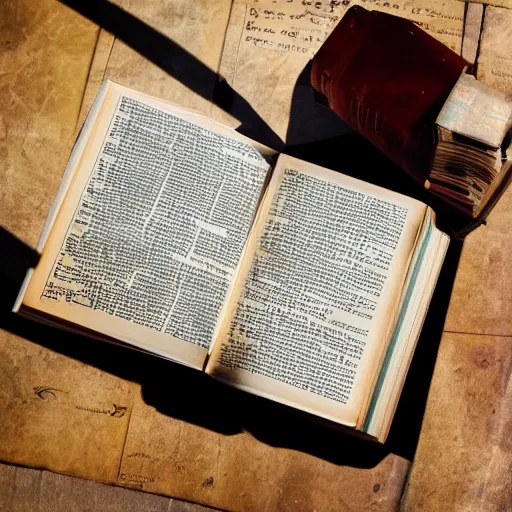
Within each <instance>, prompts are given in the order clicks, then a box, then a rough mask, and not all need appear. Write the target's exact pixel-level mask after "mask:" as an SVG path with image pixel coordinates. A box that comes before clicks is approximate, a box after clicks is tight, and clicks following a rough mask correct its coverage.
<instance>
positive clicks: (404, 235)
mask: <svg viewBox="0 0 512 512" xmlns="http://www.w3.org/2000/svg"><path fill="white" fill-rule="evenodd" d="M276 172H278V173H282V178H281V181H280V184H279V187H278V189H277V192H276V193H275V195H274V196H273V198H272V204H271V207H270V211H269V214H268V215H267V218H266V219H264V221H263V223H264V225H263V228H262V231H261V234H260V238H259V243H258V246H257V248H256V250H255V255H254V257H253V260H252V266H251V268H250V270H249V273H248V276H247V278H246V281H245V286H244V288H243V290H242V292H241V295H240V299H239V302H238V307H237V309H236V311H235V313H234V316H233V319H232V322H231V325H230V328H229V330H228V332H227V336H226V338H225V339H224V341H223V343H219V345H218V346H217V347H216V349H215V351H214V353H213V356H212V360H211V361H210V363H209V365H208V369H207V371H208V372H209V373H212V374H213V375H216V376H218V377H219V378H222V379H225V380H228V381H230V382H232V383H234V384H235V385H238V386H240V387H242V388H244V389H248V390H250V391H253V392H255V393H258V394H262V395H264V396H268V397H271V398H274V399H277V400H279V401H283V402H285V403H289V404H291V405H295V406H297V407H301V408H303V409H306V410H308V411H310V412H313V413H316V414H320V415H322V416H325V417H328V418H331V419H335V420H338V421H340V420H341V421H343V422H345V423H347V424H355V422H356V420H357V416H358V413H359V409H360V406H361V401H362V400H363V399H364V396H365V392H366V391H367V385H368V383H369V381H370V380H371V379H370V377H371V375H372V374H373V372H374V371H375V368H374V366H375V360H378V359H379V355H380V352H381V351H382V350H383V348H384V344H385V342H386V341H387V340H386V339H385V338H386V333H387V331H388V327H389V322H390V316H391V315H392V312H393V311H394V310H395V302H396V300H397V297H398V295H399V292H400V285H401V283H402V281H403V277H404V275H405V272H406V267H407V263H408V260H409V256H410V253H411V250H412V247H413V245H414V241H415V237H416V234H417V231H418V229H419V225H420V223H421V220H422V218H423V215H424V212H425V206H424V205H423V204H421V203H418V202H417V201H414V200H412V199H408V198H405V197H403V196H400V195H398V194H395V193H392V192H389V191H386V190H383V189H379V188H378V187H374V186H372V185H369V184H365V183H363V182H359V181H358V180H353V179H351V178H349V177H347V176H343V175H341V174H337V173H335V172H333V171H328V170H326V169H322V168H319V167H316V166H313V165H312V164H307V163H306V162H302V161H299V160H295V159H292V158H290V157H280V158H279V161H278V165H277V169H276Z"/></svg>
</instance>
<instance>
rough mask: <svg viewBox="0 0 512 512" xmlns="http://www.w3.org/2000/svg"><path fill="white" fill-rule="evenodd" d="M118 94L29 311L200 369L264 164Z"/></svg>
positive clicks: (250, 150)
mask: <svg viewBox="0 0 512 512" xmlns="http://www.w3.org/2000/svg"><path fill="white" fill-rule="evenodd" d="M113 88H114V92H112V94H111V95H110V96H108V97H107V100H106V104H105V106H104V108H105V109H106V110H105V111H104V112H103V113H104V117H103V120H102V123H101V124H99V125H98V127H97V130H96V132H95V133H93V135H92V138H91V140H90V146H89V148H88V151H86V152H85V154H86V155H87V156H88V161H87V162H82V164H83V165H82V169H81V170H80V171H78V172H77V174H76V175H75V180H74V183H73V185H72V187H71V189H70V191H69V193H68V198H67V202H66V203H65V207H64V209H63V211H62V212H61V215H60V218H59V219H58V220H57V224H56V225H54V227H53V230H52V236H51V237H50V241H49V242H48V244H47V245H48V248H46V247H45V251H44V253H43V261H42V266H41V267H40V268H38V269H37V270H36V273H37V274H38V278H37V279H35V280H34V284H32V283H31V289H29V297H28V305H30V306H32V307H36V308H37V309H39V310H43V311H44V312H48V313H50V314H54V315H55V316H59V317H60V318H63V319H66V320H70V321H74V322H75V323H78V324H80V325H82V326H84V327H88V328H92V329H94V330H97V331H99V332H103V333H106V334H108V335H113V336H114V337H120V336H121V332H122V331H126V330H128V333H127V334H128V338H129V337H130V334H133V335H134V337H135V338H137V340H138V341H137V345H138V346H141V345H142V347H141V348H146V349H148V350H152V348H153V346H154V348H155V350H153V351H157V352H158V353H162V352H163V353H162V355H166V353H165V344H166V343H167V348H169V346H170V345H172V344H173V342H174V341H176V340H182V341H183V342H187V343H188V344H190V345H194V346H196V348H190V350H191V351H192V352H193V354H192V355H194V361H196V359H197V358H196V355H197V354H198V353H199V352H201V354H202V357H203V359H204V353H205V352H204V351H205V350H206V349H207V348H208V346H209V343H210V341H211V339H212V336H213V331H214V329H215V326H216V324H217V319H218V316H219V313H220V310H221V308H222V305H223V303H224V300H225V297H226V294H227V292H228V290H229V288H230V285H231V282H232V280H233V277H234V274H235V271H236V269H237V267H238V263H239V259H240V257H241V254H242V251H243V249H244V246H245V243H246V239H247V236H248V233H249V230H250V227H251V224H252V220H253V216H254V214H255V211H256V208H257V204H258V199H259V197H260V194H261V189H262V187H263V184H264V181H265V179H266V175H267V171H268V169H269V164H268V163H267V161H266V160H265V159H264V158H263V156H262V155H261V154H260V153H259V151H257V150H256V149H255V148H254V147H253V146H251V145H249V144H248V143H246V142H245V141H243V140H237V139H236V138H229V137H226V136H224V135H220V134H218V133H215V132H213V131H210V130H208V129H206V128H204V127H203V126H200V125H197V124H193V123H191V122H189V121H188V120H187V119H186V118H187V117H188V118H192V119H194V120H197V121H201V116H197V115H194V114H190V115H187V114H188V113H187V112H186V111H183V110H181V109H176V108H173V107H169V106H168V105H167V109H166V110H162V108H156V106H155V103H157V104H158V102H155V101H152V100H151V99H150V98H148V97H145V96H144V95H140V94H130V93H128V92H127V90H126V89H125V88H121V87H118V86H113ZM123 93H124V94H123ZM176 112H177V113H178V114H175V113H176ZM179 113H181V114H182V116H180V114H179ZM203 124H207V125H208V124H213V123H211V122H210V123H206V122H203ZM52 237H53V238H52ZM114 326H116V327H114ZM119 329H120V330H121V331H120V330H119ZM148 329H149V332H147V331H148ZM105 330H107V331H108V332H105ZM144 331H146V335H145V336H144ZM139 336H140V339H139ZM153 338H154V339H153ZM122 339H123V340H124V341H127V340H126V336H122ZM157 339H158V343H157V342H156V340H157ZM131 341H132V340H130V339H129V340H128V342H131ZM199 349H200V350H199ZM167 355H169V356H172V354H170V353H167ZM180 357H181V356H180ZM181 359H182V358H181ZM194 364H195V363H194Z"/></svg>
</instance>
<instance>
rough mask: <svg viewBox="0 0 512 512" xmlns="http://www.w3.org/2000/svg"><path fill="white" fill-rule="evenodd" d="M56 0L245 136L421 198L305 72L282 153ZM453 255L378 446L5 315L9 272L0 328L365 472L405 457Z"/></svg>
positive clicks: (130, 19) (165, 52)
mask: <svg viewBox="0 0 512 512" xmlns="http://www.w3.org/2000/svg"><path fill="white" fill-rule="evenodd" d="M62 2H63V3H64V4H66V5H68V6H70V7H72V8H74V9H75V10H77V11H78V12H79V13H81V14H83V15H84V16H86V17H88V18H90V19H91V20H92V21H93V22H95V23H97V24H99V25H101V26H102V27H104V28H105V29H106V30H108V31H110V32H112V33H113V34H114V35H115V36H116V37H118V38H119V39H121V40H122V41H124V42H125V43H126V44H128V45H129V46H131V47H132V48H133V49H135V50H136V51H138V52H139V53H141V54H142V55H144V57H146V58H147V59H149V60H150V61H152V62H153V63H155V64H156V65H158V66H159V67H161V68H162V69H163V70H164V71H166V72H167V73H169V74H170V75H171V76H173V77H174V78H176V79H177V80H179V81H180V82H182V83H183V84H184V85H186V86H187V87H189V88H190V89H191V90H193V91H194V92H196V93H198V94H200V95H201V96H202V97H204V98H206V99H209V100H211V101H213V102H214V103H215V104H216V105H217V106H219V107H220V108H222V109H223V110H225V111H227V112H229V113H230V114H232V115H234V116H235V117H236V118H238V119H239V120H240V121H241V126H240V128H239V131H240V132H241V133H243V134H244V135H247V136H249V137H251V138H253V139H255V140H258V141H259V142H262V143H264V144H266V145H269V146H271V147H273V148H275V149H277V150H280V151H283V150H284V151H285V152H287V153H289V154H291V155H293V156H297V157H299V158H303V159H305V160H308V161H311V162H313V163H317V164H319V165H322V166H325V167H328V168H331V169H335V170H338V171H342V172H344V173H347V174H350V175H352V176H355V177H358V178H360V179H363V180H366V181H370V182H372V183H376V184H378V185H383V186H386V187H387V188H392V189H394V190H397V191H398V192H402V193H407V194H409V195H413V196H415V197H418V198H420V199H422V200H424V198H423V197H422V193H423V192H422V190H421V189H420V187H418V186H417V185H416V184H414V183H413V182H412V180H409V179H408V178H405V177H404V175H403V173H401V171H400V170H399V169H398V168H396V167H395V166H393V164H391V163H390V162H389V161H388V160H387V159H386V158H385V157H383V156H382V155H381V154H380V153H378V152H377V151H376V150H375V149H373V148H372V147H371V146H370V144H369V143H367V142H366V141H364V139H362V138H361V137H360V136H359V135H357V134H355V133H353V132H352V131H351V130H350V129H349V128H348V127H347V126H346V125H345V124H344V123H343V121H341V120H340V119H339V118H338V117H337V116H336V115H335V114H333V113H332V112H331V111H330V110H328V109H326V108H325V107H322V106H321V105H319V104H318V103H317V102H316V100H315V98H314V96H313V92H312V89H311V87H310V86H309V78H308V77H309V75H308V69H307V68H306V69H305V70H304V72H303V73H302V74H301V76H300V77H299V79H298V80H297V85H296V89H295V94H294V99H293V102H292V112H291V121H290V129H289V132H288V137H287V143H288V144H287V146H286V148H285V146H284V143H283V141H281V140H280V139H279V138H278V137H277V136H276V134H275V133H274V132H273V131H272V130H271V129H270V127H269V126H268V125H267V124H266V123H265V122H264V121H263V120H262V119H261V117H260V116H259V115H258V114H257V113H256V112H255V111H254V109H253V108H252V107H251V105H249V104H248V103H247V101H245V100H244V98H242V97H241V96H240V95H239V94H238V93H237V92H236V91H234V90H233V89H232V88H231V87H230V86H229V85H228V84H227V83H226V82H224V81H222V80H219V77H218V76H217V75H216V73H215V72H214V71H212V70H211V69H209V68H208V67H206V66H205V65H204V64H202V63H201V62H200V61H199V60H198V59H196V58H195V57H194V56H192V55H191V54H189V53H188V52H187V51H186V50H185V49H183V48H181V47H180V46H179V45H178V44H176V43H175V42H173V41H171V40H169V39H168V38H167V37H165V36H164V35H163V34H161V33H160V32H158V31H156V30H154V29H153V28H152V27H150V26H149V25H147V24H145V23H144V22H142V21H140V20H138V19H137V18H135V17H134V16H132V15H131V14H129V13H128V12H126V11H124V10H122V9H120V8H119V7H117V6H115V5H113V4H111V3H109V2H107V1H104V0H90V1H88V2H79V1H77V0H62ZM22 245H23V244H22ZM24 249H28V248H26V247H18V249H17V251H21V252H23V250H24ZM460 249H461V244H460V243H456V244H452V247H451V249H450V252H449V255H448V258H447V263H446V265H445V267H444V270H443V273H442V275H441V278H440V280H439V284H438V287H437V290H436V293H435V295H434V299H433V302H432V307H431V310H430V313H429V315H428V317H427V320H426V323H425V329H424V330H423V334H422V336H421V339H420V343H419V345H418V349H417V351H416V356H415V358H414V361H413V364H412V366H411V371H410V373H409V378H408V380H407V383H406V387H405V389H404V392H403V394H402V399H401V401H400V404H399V408H398V412H397V415H396V417H395V422H394V423H393V426H392V430H391V434H390V436H389V440H388V442H387V443H386V445H384V446H382V445H378V444H376V443H371V442H368V441H366V440H363V439H359V438H356V437H354V436H353V435H351V434H346V433H345V432H340V431H339V430H337V429H335V428H332V426H327V425H325V424H322V423H318V421H317V420H316V419H315V418H313V417H310V416H308V415H305V414H302V413H300V412H298V411H296V410H294V409H292V408H289V407H286V406H282V405H280V404H277V403H273V402H271V401H268V400H264V399H261V398H259V397H256V396H252V395H249V394H247V393H243V392H240V391H237V390H235V389H232V388H229V387H227V386H224V385H223V384H221V383H219V382H217V381H215V380H213V379H211V378H210V377H208V376H206V375H204V374H202V373H200V372H197V371H194V370H190V369H188V368H186V367H183V366H180V365H178V364H174V363H171V362H169V361H165V360H162V359H159V358H157V357H154V356H150V355H146V354H143V353H140V352H136V351H133V350H126V349H125V348H123V347H119V346H115V345H110V344H106V343H103V342H100V341H96V340H92V339H88V338H85V337H82V336H78V335H70V334H68V333H65V332H63V331H61V330H58V329H55V328H52V327H48V326H41V325H39V324H35V323H33V322H30V321H27V320H24V319H22V318H20V317H18V316H16V315H13V314H12V313H10V310H11V307H12V304H13V302H14V298H15V296H16V293H17V291H18V289H19V286H20V285H21V280H22V278H23V276H24V271H23V272H17V273H16V279H11V280H10V283H9V284H8V285H7V284H6V286H4V287H3V292H2V297H1V303H0V307H1V310H0V326H1V327H2V328H4V329H6V330H8V331H10V332H12V333H14V334H17V335H19V336H22V337H24V338H26V339H28V340H31V341H33V342H36V343H39V344H41V345H44V346H46V347H48V348H49V349H51V350H54V351H57V352H59V353H62V354H64V355H66V356H68V357H71V358H74V359H77V360H79V361H82V362H84V363H86V364H89V365H93V366H95V367H97V368H99V369H101V370H103V371H107V372H109V373H112V374H114V375H117V376H119V377H121V378H124V379H127V380H131V381H134V382H138V383H140V385H141V387H142V394H143V398H144V400H145V401H146V403H148V404H149V405H151V406H153V407H155V408H156V409H157V410H158V411H160V412H161V413H163V414H166V415H168V416H170V417H174V418H179V419H180V420H184V421H186V422H190V423H193V424H196V425H200V426H202V427H205V428H208V429H211V430H214V431H217V432H221V433H223V434H226V435H232V434H237V433H240V432H242V431H248V432H250V433H251V434H252V435H254V436H255V437H256V438H257V439H259V440H261V441H262V442H264V443H267V444H269V445H272V446H280V447H286V448H290V449H295V450H300V451H303V452H305V453H309V454H312V455H315V456H317V457H321V458H323V459H325V460H328V461H330V462H333V463H336V464H342V465H348V466H353V467H364V468H369V467H373V466H375V465H376V464H378V463H379V461H381V460H382V459H383V458H384V457H385V456H386V455H387V454H388V453H390V452H394V453H398V454H400V455H402V456H404V457H406V458H408V459H412V457H413V455H414V450H415V446H416V442H417V438H418V434H419V428H420V426H421V420H422V416H423V411H424V407H425V401H426V396H427V392H428V388H429V385H430V379H431V375H432V371H433V366H434V362H435V357H436V353H437V347H438V345H439V341H440V337H441V333H442V326H443V323H444V318H445V315H446V310H447V306H448V300H449V296H450V292H451V288H452V284H453V280H454V276H455V270H456V267H457V262H458V257H459V254H460ZM15 252H16V251H13V257H14V258H15V255H14V254H15ZM20 261H25V263H26V264H25V268H28V267H29V266H32V265H33V264H35V261H32V260H30V259H28V260H23V259H21V260H20ZM6 282H7V281H6ZM70 337H72V338H73V339H72V342H70Z"/></svg>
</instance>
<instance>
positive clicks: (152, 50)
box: [59, 0, 284, 150]
mask: <svg viewBox="0 0 512 512" xmlns="http://www.w3.org/2000/svg"><path fill="white" fill-rule="evenodd" d="M59 1H60V2H61V3H63V4H65V5H67V6H68V7H71V8H72V9H74V10H75V11H77V12H78V13H80V14H81V15H82V16H85V17H86V18H88V19H89V20H91V21H92V22H94V23H96V24H97V25H100V26H101V27H102V28H104V29H106V30H108V31H109V32H111V33H112V34H113V35H114V36H115V37H116V38H117V39H119V40H120V41H122V42H123V43H125V44H127V45H128V46H130V47H131V48H132V49H133V50H135V51H136V52H138V53H140V54H141V55H143V56H144V57H145V58H146V59H148V60H149V61H151V62H152V63H153V64H155V65H156V66H158V67H159V68H160V69H162V70H163V71H165V72H166V73H167V74H169V75H170V76H172V77H173V78H175V79H176V80H178V81H180V82H181V83H182V84H183V85H185V86H186V87H188V88H189V89H190V90H191V91H193V92H195V93H196V94H198V95H199V96H201V97H202V98H204V99H206V100H209V101H212V102H213V103H214V104H215V105H216V106H217V107H219V108H221V109H222V110H224V111H225V112H228V113H229V114H231V115H232V116H234V117H235V118H236V119H238V120H239V121H240V122H241V125H240V126H239V127H238V129H237V131H238V132H240V133H242V134H243V135H246V136H247V137H250V138H251V139H254V140H257V141H259V142H261V143H262V144H265V145H266V146H269V147H270V148H272V149H275V150H281V149H282V147H283V145H284V143H283V141H282V140H281V139H280V138H279V137H278V135H276V133H275V132H274V131H273V130H272V129H271V128H270V126H269V125H268V124H267V123H266V122H265V121H264V120H263V119H262V118H261V117H260V115H259V114H258V113H257V112H256V111H255V110H254V108H253V107H252V106H251V105H250V104H249V103H248V102H247V101H246V100H245V99H244V98H243V97H242V96H241V95H240V94H238V93H237V92H236V91H235V90H234V89H233V88H232V87H231V86H230V85H229V84H228V83H227V82H226V81H225V80H223V79H222V78H221V77H219V75H217V73H216V72H215V71H213V70H212V69H210V68H209V67H208V66H206V65H205V64H203V63H202V62H201V61H200V60H199V59H198V58H197V57H195V56H194V55H192V54H191V53H190V52H188V51H187V50H185V48H183V47H182V46H180V45H179V44H178V43H176V42H174V41H172V40H171V39H169V38H168V37H166V36H165V35H164V34H162V33H161V32H159V31H158V30H155V29H154V28H153V27H151V26H150V25H148V24H147V23H145V22H144V21H142V20H140V19H138V18H136V17H135V16H133V15H132V14H130V13H129V12H127V11H125V10H124V9H122V8H121V7H118V6H117V5H114V4H112V3H110V2H108V1H107V0H87V1H85V2H84V1H83V0H59Z"/></svg>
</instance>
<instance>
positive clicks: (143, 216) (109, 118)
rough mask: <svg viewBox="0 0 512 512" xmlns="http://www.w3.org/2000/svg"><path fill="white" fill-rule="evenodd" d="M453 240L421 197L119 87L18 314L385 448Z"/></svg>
mask: <svg viewBox="0 0 512 512" xmlns="http://www.w3.org/2000/svg"><path fill="white" fill-rule="evenodd" d="M448 242H449V239H448V237H447V236H446V235H445V234H443V233H442V232H441V231H439V230H438V229H437V228H436V227H435V225H434V214H433V212H432V210H430V209H429V208H428V207H427V206H425V205H424V204H422V203H420V202H418V201H416V200H413V199H411V198H408V197H405V196H402V195H400V194H397V193H394V192H391V191H388V190H385V189H382V188H379V187H376V186H373V185H370V184H368V183H365V182H362V181H359V180H356V179H353V178H351V177H348V176H345V175H343V174H340V173H337V172H334V171H330V170H327V169H324V168H321V167H318V166H316V165H313V164H310V163H307V162H305V161H301V160H297V159H294V158H291V157H289V156H286V155H280V156H277V155H276V154H275V153H274V152H273V151H271V150H269V149H268V148H265V147H263V146H261V145H259V144H257V143H255V142H253V141H251V140H249V139H247V138H245V137H243V136H242V135H240V134H238V133H237V132H235V131H233V130H231V129H230V128H227V127H225V126H223V125H221V124H218V123H216V122H214V121H211V120H209V119H207V118H205V117H203V116H201V115H198V114H195V113H192V112H190V111H187V110H184V109H181V108H179V107H176V106H173V105H171V104H169V103H166V102H163V101H161V100H158V99H155V98H152V97H149V96H146V95H144V94H141V93H138V92H135V91H133V90H130V89H127V88H125V87H122V86H120V85H117V84H115V83H112V82H106V83H105V84H104V85H103V86H102V88H101V90H100V93H99V94H98V97H97V99H96V101H95V103H94V105H93V107H92V109H91V111H90V112H89V115H88V117H87V120H86V122H85V124H84V126H83V128H82V131H81V134H80V136H79V138H78V140H77V142H76V144H75V147H74V150H73V152H72V154H71V157H70V160H69V163H68V166H67V168H66V171H65V175H64V178H63V182H62V186H61V189H60V191H59V193H58V195H57V198H56V200H55V203H54V205H53V208H52V210H51V212H50V215H49V217H48V220H47V223H46V226H45V228H44V231H43V234H42V237H41V240H40V243H39V246H38V250H39V251H40V252H41V259H40V262H39V264H38V266H37V268H35V269H33V270H31V271H29V273H28V275H27V278H26V280H25V283H24V285H23V288H22V290H21V292H20V295H19V297H18V301H17V303H16V305H15V310H16V311H19V312H20V313H21V314H23V315H25V316H27V317H30V318H34V319H38V320H39V321H43V322H48V323H51V324H53V325H58V326H60V327H62V328H66V329H69V330H71V331H74V332H79V333H82V334H87V335H90V336H94V337H99V338H102V339H105V340H106V341H116V342H119V343H123V344H127V345H130V346H132V347H135V348H138V349H141V350H144V351H148V352H151V353H154V354H157V355H160V356H162V357H166V358H168V359H172V360H173V361H176V362H179V363H182V364H185V365H188V366H190V367H193V368H197V369H199V370H202V371H205V372H206V373H208V374H210V375H212V376H213V377H215V378H218V379H220V380H222V381H224V382H227V383H229V384H230V385H232V386H235V387H238V388H241V389H243V390H246V391H249V392H251V393H255V394H258V395H261V396H264V397H268V398H270V399H273V400H276V401H278V402H281V403H283V404H287V405H290V406H293V407H296V408H299V409H302V410H304V411H306V412H309V413H312V414H315V415H318V416H320V417H323V418H326V419H328V420H331V421H334V422H337V423H339V424H342V425H346V426H348V427H354V428H355V429H358V430H360V431H362V432H364V433H366V434H368V435H369V436H373V437H374V438H377V439H379V440H380V441H383V440H384V439H385V438H386V436H387V432H388V430H389V426H390V424H391V421H392V418H393V414H394V411H395V408H396V405H397V402H398V399H399V395H400V391H401V388H402V385H403V382H404V379H405V376H406V373H407V369H408V366H409V363H410V360H411V358H412V355H413V351H414V347H415V344H416V341H417V339H418V336H419V333H420V330H421V326H422V323H423V321H424V318H425V315H426V311H427V308H428V304H429V301H430V298H431V296H432V293H433V289H434V287H435V284H436V280H437V277H438V274H439V271H440V268H441V265H442V261H443V258H444V255H445V252H446V249H447V246H448Z"/></svg>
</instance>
